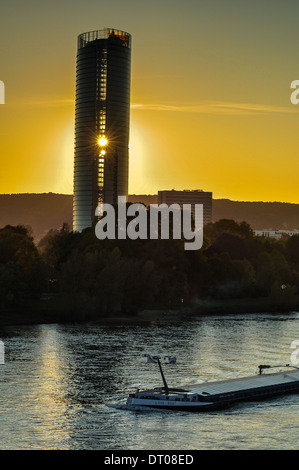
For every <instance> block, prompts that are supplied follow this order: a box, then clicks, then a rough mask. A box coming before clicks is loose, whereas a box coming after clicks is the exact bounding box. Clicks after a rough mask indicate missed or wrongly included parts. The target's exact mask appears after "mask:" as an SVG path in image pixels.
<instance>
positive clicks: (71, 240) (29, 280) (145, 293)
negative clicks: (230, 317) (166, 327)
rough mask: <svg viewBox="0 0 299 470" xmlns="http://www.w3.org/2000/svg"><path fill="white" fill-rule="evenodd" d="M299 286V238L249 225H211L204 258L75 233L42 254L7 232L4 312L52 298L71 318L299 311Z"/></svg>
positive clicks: (52, 241)
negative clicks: (219, 306)
mask: <svg viewBox="0 0 299 470" xmlns="http://www.w3.org/2000/svg"><path fill="white" fill-rule="evenodd" d="M298 286H299V236H293V237H290V238H288V239H286V240H272V239H265V238H262V237H256V236H254V234H253V231H252V230H251V228H250V226H249V225H248V224H247V223H246V222H242V223H240V224H238V223H236V222H234V221H233V220H220V221H218V222H216V223H211V224H208V225H206V226H205V229H204V245H203V247H202V248H201V249H200V250H198V251H186V250H184V240H139V239H138V240H129V239H127V240H107V239H106V240H102V241H100V240H98V239H97V238H96V236H95V233H94V229H86V230H84V231H83V232H82V233H74V232H71V231H70V230H69V228H68V226H67V225H64V226H63V227H62V229H61V230H59V231H58V230H52V231H50V232H49V233H48V234H47V235H46V236H45V237H44V238H43V239H42V240H41V241H40V243H39V244H38V246H36V245H35V244H34V240H33V237H32V235H31V233H30V230H28V228H25V227H23V226H17V227H12V226H6V227H4V228H2V229H1V230H0V309H1V311H2V312H6V311H8V310H9V309H12V308H18V307H20V306H22V305H23V304H24V302H28V301H33V300H34V301H38V299H40V298H41V295H42V294H43V293H45V292H46V293H48V294H50V295H53V297H54V300H53V299H52V304H51V305H52V306H53V309H55V308H56V309H58V310H59V309H60V311H61V313H64V314H66V313H67V315H68V316H69V318H72V315H74V318H96V317H97V316H99V315H102V314H109V313H113V312H123V313H133V312H136V311H137V310H139V309H143V308H155V307H163V308H166V309H167V308H177V307H178V306H181V305H182V303H183V304H184V305H186V304H196V303H197V302H201V301H203V300H207V299H210V300H217V301H227V300H231V299H244V302H245V299H248V298H250V299H259V298H267V299H269V300H270V301H271V302H272V304H273V308H275V307H276V308H277V309H280V308H295V307H296V305H298V304H299V302H298V295H299V291H298ZM80 315H81V317H80Z"/></svg>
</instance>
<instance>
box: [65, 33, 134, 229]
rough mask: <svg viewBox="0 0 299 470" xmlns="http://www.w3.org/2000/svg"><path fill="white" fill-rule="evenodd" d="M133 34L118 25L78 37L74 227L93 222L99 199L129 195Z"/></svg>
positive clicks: (110, 200)
mask: <svg viewBox="0 0 299 470" xmlns="http://www.w3.org/2000/svg"><path fill="white" fill-rule="evenodd" d="M130 84H131V35H130V34H128V33H126V32H124V31H119V30H115V29H104V30H100V31H90V32H87V33H83V34H80V35H79V36H78V52H77V67H76V110H75V159H74V199H73V230H74V231H82V230H83V229H85V228H87V227H92V226H93V224H94V223H95V220H96V219H95V210H96V207H97V206H98V205H99V204H101V203H103V202H104V203H109V204H116V203H117V196H127V194H128V166H129V154H128V145H129V127H130Z"/></svg>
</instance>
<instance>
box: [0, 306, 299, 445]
mask: <svg viewBox="0 0 299 470" xmlns="http://www.w3.org/2000/svg"><path fill="white" fill-rule="evenodd" d="M298 322H299V314H297V313H294V314H289V315H287V316H285V315H262V314H260V315H247V316H231V317H230V316H221V317H215V316H214V317H206V318H200V319H198V320H197V321H192V322H180V321H174V322H164V323H163V322H158V323H148V324H132V323H130V324H126V325H118V324H111V325H108V326H107V325H56V324H55V325H38V326H26V327H6V328H2V329H1V330H0V338H1V339H2V341H4V344H5V364H4V365H2V366H0V374H1V379H0V390H1V402H0V422H1V429H0V448H1V449H105V450H109V449H111V450H112V449H114V450H117V449H133V450H139V449H146V450H159V449H160V450H163V449H166V450H167V449H168V450H171V449H184V450H188V449H189V450H192V449H193V450H194V449H213V450H214V449H298V447H299V446H298V442H299V424H298V423H299V419H298V418H299V415H298V410H299V408H298V405H299V396H298V395H289V396H285V397H279V398H275V399H272V400H269V401H264V402H257V403H246V404H238V405H236V406H234V407H232V408H230V409H227V410H225V411H214V412H206V413H198V414H193V413H186V412H169V411H165V412H161V411H141V410H128V409H125V407H124V406H123V405H124V404H125V401H126V397H127V395H128V393H130V392H132V391H134V390H135V389H136V388H144V387H145V388H149V387H152V386H160V385H161V379H160V376H159V371H158V368H157V365H155V364H147V363H146V360H145V357H144V354H145V353H150V354H159V355H161V356H162V357H164V356H166V355H175V356H176V357H177V364H176V365H165V366H164V372H165V375H166V378H167V381H168V384H169V385H170V386H178V385H186V384H190V383H196V382H201V381H206V380H217V379H219V380H221V379H226V378H234V377H239V376H244V375H251V374H256V373H257V366H258V365H259V364H261V363H271V364H280V363H289V362H290V355H291V352H292V351H293V350H292V349H291V348H290V344H291V342H292V341H294V340H299V328H298V325H299V323H298ZM106 405H112V406H106Z"/></svg>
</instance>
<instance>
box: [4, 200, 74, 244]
mask: <svg viewBox="0 0 299 470" xmlns="http://www.w3.org/2000/svg"><path fill="white" fill-rule="evenodd" d="M72 207H73V196H72V195H68V194H54V193H47V194H46V193H45V194H0V227H4V226H5V225H27V226H28V225H29V226H30V227H31V228H32V231H33V236H34V238H35V240H36V241H38V240H40V239H41V238H42V237H43V236H44V235H45V234H46V233H47V232H48V231H49V230H50V229H51V228H54V229H55V228H60V227H61V226H62V224H63V223H64V222H66V223H67V224H69V226H70V227H72Z"/></svg>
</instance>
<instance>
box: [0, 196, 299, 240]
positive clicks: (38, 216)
mask: <svg viewBox="0 0 299 470" xmlns="http://www.w3.org/2000/svg"><path fill="white" fill-rule="evenodd" d="M157 200H158V197H157V195H151V194H149V195H147V194H139V195H138V194H137V195H136V194H132V195H129V196H128V201H130V202H142V203H144V204H146V205H149V204H156V203H157ZM72 205H73V196H72V195H71V194H69V195H68V194H54V193H44V194H1V195H0V228H1V227H4V226H5V225H19V224H20V225H27V226H30V227H31V228H32V231H33V236H34V238H35V240H36V241H39V240H40V239H41V238H42V237H43V236H44V235H45V234H46V233H47V232H48V231H49V230H50V229H59V228H60V227H61V226H62V224H63V223H65V222H66V223H67V224H69V226H70V228H71V227H72ZM219 219H233V220H235V221H236V222H242V221H243V220H244V221H246V222H248V223H249V225H250V226H251V227H252V228H253V229H254V230H261V229H280V230H283V229H285V230H293V229H299V204H291V203H286V202H238V201H231V200H229V199H214V200H213V222H216V221H217V220H219Z"/></svg>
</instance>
